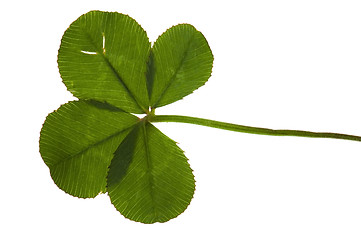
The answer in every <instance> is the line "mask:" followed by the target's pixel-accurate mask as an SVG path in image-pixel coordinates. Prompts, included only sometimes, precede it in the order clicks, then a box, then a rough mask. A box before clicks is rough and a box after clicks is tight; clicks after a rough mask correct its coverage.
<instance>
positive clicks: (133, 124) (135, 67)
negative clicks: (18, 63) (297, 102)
mask: <svg viewBox="0 0 361 240" xmlns="http://www.w3.org/2000/svg"><path fill="white" fill-rule="evenodd" d="M212 64H213V55H212V52H211V50H210V48H209V46H208V43H207V41H206V39H205V38H204V36H203V35H202V33H200V32H199V31H197V30H196V29H195V28H194V27H193V26H191V25H189V24H179V25H176V26H173V27H171V28H169V29H168V30H167V31H166V32H164V33H163V34H162V35H161V36H160V37H159V38H158V39H157V40H156V42H155V43H154V45H153V47H151V43H150V42H149V39H148V37H147V35H146V33H145V31H144V30H143V29H142V27H141V26H140V25H139V24H138V23H137V22H136V21H135V20H134V19H132V18H130V17H129V16H127V15H123V14H120V13H116V12H100V11H91V12H88V13H86V14H84V15H82V16H80V17H79V18H78V19H77V20H76V21H74V22H73V23H72V24H71V25H70V27H69V28H68V29H67V30H66V31H65V33H64V36H63V38H62V40H61V45H60V49H59V54H58V66H59V72H60V75H61V77H62V79H63V82H64V84H65V85H66V87H67V89H68V90H69V91H70V92H72V93H73V95H74V96H75V97H77V98H78V99H79V100H78V101H72V102H69V103H66V104H64V105H62V106H60V107H59V109H58V110H56V111H54V112H52V113H50V114H49V115H48V116H47V118H46V120H45V122H44V125H43V128H42V130H41V134H40V141H39V147H40V154H41V156H42V158H43V160H44V162H45V164H46V165H47V166H48V167H49V169H50V174H51V177H52V179H53V180H54V182H55V184H56V185H57V186H58V187H59V188H60V189H62V190H64V191H65V192H67V193H69V194H71V195H73V196H76V197H80V198H93V197H95V196H97V195H98V194H99V193H106V192H107V193H108V195H109V197H110V200H111V202H112V204H113V205H114V206H115V208H116V209H117V210H118V211H119V212H120V213H121V214H123V215H124V216H125V217H126V218H128V219H131V220H134V221H138V222H142V223H154V222H166V221H168V220H170V219H172V218H175V217H177V216H178V215H179V214H181V213H182V212H183V211H184V210H185V209H186V208H187V206H188V205H189V203H190V201H191V199H192V197H193V194H194V190H195V180H194V176H193V173H192V169H191V168H190V166H189V164H188V160H187V158H186V157H185V155H184V153H183V151H182V150H181V149H180V148H179V147H178V146H177V144H176V143H175V142H174V141H173V140H171V139H170V138H168V137H167V136H165V135H164V134H163V133H162V132H160V131H159V130H158V129H157V128H156V127H155V126H153V125H152V122H181V123H190V124H197V125H202V126H208V127H214V128H220V129H225V130H230V131H236V132H244V133H252V134H262V135H272V136H298V137H314V138H335V139H345V140H352V141H361V137H359V136H353V135H347V134H339V133H327V132H326V133H325V132H309V131H300V130H283V129H281V130H274V129H267V128H259V127H250V126H243V125H237V124H231V123H224V122H218V121H214V120H209V119H202V118H195V117H188V116H177V115H156V114H155V110H156V108H158V107H161V106H164V105H167V104H170V103H173V102H175V101H178V100H180V99H182V98H183V97H185V96H187V95H189V94H191V93H192V92H193V91H194V90H196V89H198V88H199V87H200V86H202V85H204V84H205V82H206V81H207V80H208V78H209V77H210V75H211V71H212ZM132 113H145V114H146V116H145V117H144V118H142V119H139V118H138V117H136V116H134V115H132Z"/></svg>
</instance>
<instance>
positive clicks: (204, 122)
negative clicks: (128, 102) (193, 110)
mask: <svg viewBox="0 0 361 240" xmlns="http://www.w3.org/2000/svg"><path fill="white" fill-rule="evenodd" d="M150 121H151V122H180V123H191V124H196V125H201V126H207V127H213V128H220V129H224V130H230V131H235V132H243V133H252V134H260V135H271V136H296V137H311V138H335V139H345V140H352V141H360V142H361V137H359V136H353V135H347V134H340V133H329V132H309V131H299V130H283V129H281V130H274V129H269V128H259V127H249V126H243V125H237V124H232V123H225V122H219V121H213V120H209V119H203V118H196V117H187V116H177V115H154V116H152V118H151V119H150Z"/></svg>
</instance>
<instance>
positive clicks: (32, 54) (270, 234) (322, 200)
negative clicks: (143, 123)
mask: <svg viewBox="0 0 361 240" xmlns="http://www.w3.org/2000/svg"><path fill="white" fill-rule="evenodd" d="M0 9H1V15H0V48H1V51H0V57H1V58H0V61H1V65H0V66H1V68H0V81H1V85H0V86H1V87H0V123H1V124H0V133H1V135H0V141H1V142H0V150H1V152H0V153H1V155H0V189H1V195H0V220H1V225H0V238H1V239H159V240H162V239H209V238H214V239H246V240H252V239H277V240H282V239H348V240H351V239H361V174H360V173H361V143H360V142H351V141H344V140H332V139H307V138H296V137H270V136H259V135H249V134H242V133H235V132H227V131H223V130H217V129H211V128H206V127H200V126H191V125H186V124H177V123H162V124H157V125H156V126H157V127H159V128H160V129H161V130H162V131H163V132H165V133H166V134H167V135H168V136H170V137H171V138H173V139H174V140H176V141H177V142H179V146H180V147H181V148H182V149H183V150H184V151H185V154H186V156H187V157H188V158H189V159H190V164H191V166H192V168H193V169H194V174H195V176H196V181H197V187H196V192H195V195H194V199H193V200H192V202H191V204H190V206H189V207H188V209H187V210H186V211H185V212H184V213H183V214H181V215H180V216H179V217H177V218H176V219H173V220H171V221H169V222H167V223H163V224H159V223H157V224H153V225H145V224H141V223H136V222H132V221H130V220H127V219H125V218H124V217H122V216H121V215H120V214H119V212H117V211H116V210H115V208H114V207H113V206H112V205H111V203H110V201H109V198H108V196H107V195H101V196H98V197H96V198H95V199H86V200H83V199H78V198H75V197H71V196H70V195H67V194H65V193H64V192H62V191H61V190H59V189H58V188H57V187H56V185H55V184H54V183H53V181H52V179H51V177H50V175H49V170H48V168H47V166H46V165H45V164H44V162H43V161H42V159H41V157H40V154H39V152H38V138H39V132H40V129H41V126H42V123H43V121H44V120H45V117H46V116H47V114H48V113H50V112H52V111H53V110H55V109H56V108H58V107H59V106H60V104H63V103H65V102H67V101H69V100H72V99H74V98H73V97H72V96H71V94H70V93H69V92H67V90H66V88H65V86H64V85H63V83H62V82H61V78H60V76H59V73H58V70H57V63H56V60H57V50H58V47H59V44H60V39H61V37H62V34H63V32H64V31H65V29H66V28H67V27H68V26H69V25H70V23H71V22H73V21H74V20H75V19H77V18H78V17H79V16H80V15H81V14H84V13H86V12H87V11H89V10H106V11H118V12H121V13H125V14H128V15H130V16H131V17H133V18H135V19H136V20H137V21H138V23H140V24H141V25H142V27H143V28H144V29H145V30H146V31H147V33H148V36H149V38H150V40H151V41H154V40H155V39H156V38H157V36H158V35H160V34H161V33H162V32H163V31H165V30H166V29H167V28H169V27H171V26H172V25H175V24H178V23H190V24H192V25H194V26H195V27H196V28H197V29H198V30H200V31H201V32H202V33H203V34H204V35H205V37H206V38H207V40H208V42H209V44H210V47H211V49H212V51H213V54H214V56H215V61H214V67H213V74H212V75H213V76H212V77H211V78H210V79H209V81H208V83H207V84H206V85H205V86H203V87H201V88H200V89H199V90H197V91H196V92H195V93H194V94H192V95H190V96H188V97H186V98H185V99H184V100H182V101H179V102H177V103H174V104H171V105H169V106H166V107H163V108H162V109H159V110H158V113H159V114H180V115H190V116H197V117H205V118H210V119H214V120H221V121H227V122H233V123H238V124H243V125H251V126H258V127H268V128H285V129H300V130H312V131H331V132H342V133H348V134H355V135H361V114H360V104H361V95H360V82H361V31H360V29H361V14H360V12H361V3H360V1H348V0H339V1H333V0H328V1H321V0H311V1H309V0H302V1H280V0H276V1H260V0H252V1H226V0H223V1H197V0H191V1H185V0H182V1H131V0H128V1H121V0H118V1H106V0H102V1H99V0H97V1H90V0H88V1H80V0H72V1H65V0H63V1H36V0H35V1H3V2H2V3H1V4H0Z"/></svg>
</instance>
